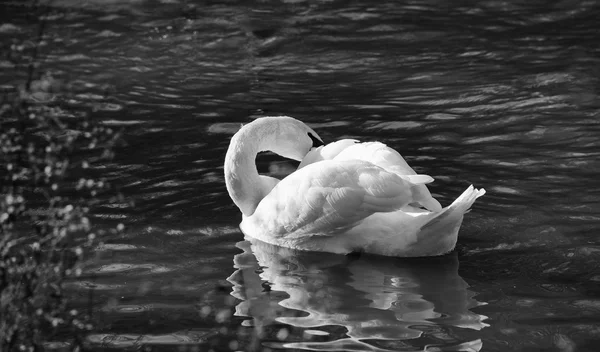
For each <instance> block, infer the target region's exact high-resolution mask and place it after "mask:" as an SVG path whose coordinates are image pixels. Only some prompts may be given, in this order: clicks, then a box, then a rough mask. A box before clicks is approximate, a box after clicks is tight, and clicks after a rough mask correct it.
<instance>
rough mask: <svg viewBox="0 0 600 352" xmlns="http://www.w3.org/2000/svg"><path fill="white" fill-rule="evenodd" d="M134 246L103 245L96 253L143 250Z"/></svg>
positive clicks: (123, 244) (121, 244)
mask: <svg viewBox="0 0 600 352" xmlns="http://www.w3.org/2000/svg"><path fill="white" fill-rule="evenodd" d="M143 248H144V247H138V246H135V245H132V244H125V243H102V244H100V245H98V246H97V247H96V251H132V250H135V249H143Z"/></svg>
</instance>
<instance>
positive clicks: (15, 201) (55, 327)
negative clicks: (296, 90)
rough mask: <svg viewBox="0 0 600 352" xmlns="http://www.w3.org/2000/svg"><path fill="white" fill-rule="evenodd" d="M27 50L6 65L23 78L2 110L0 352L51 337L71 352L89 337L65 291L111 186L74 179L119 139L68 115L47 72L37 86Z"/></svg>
mask: <svg viewBox="0 0 600 352" xmlns="http://www.w3.org/2000/svg"><path fill="white" fill-rule="evenodd" d="M38 10H39V8H38ZM37 18H42V16H41V15H40V14H39V11H38V16H37ZM39 28H40V32H39V40H38V43H39V41H40V40H41V39H42V36H43V28H44V27H43V23H42V24H40V25H39ZM32 43H33V41H31V40H28V41H27V42H26V43H25V44H24V43H19V42H16V40H15V41H14V42H13V43H11V46H10V48H9V54H8V55H7V57H8V58H9V60H10V61H12V62H13V63H14V64H15V66H14V67H15V72H17V71H19V70H21V71H23V70H24V71H25V75H24V76H25V77H27V78H26V80H25V81H23V82H20V83H18V84H16V85H15V88H14V90H12V91H9V92H6V93H5V95H4V96H3V97H2V100H1V101H0V351H40V350H44V343H45V342H47V341H48V340H49V339H51V338H52V337H53V336H55V335H59V336H63V337H64V336H70V337H73V341H72V342H73V343H72V344H71V346H72V349H77V348H78V347H77V346H79V345H80V342H81V341H80V337H81V336H82V334H83V332H85V331H87V330H89V329H91V328H92V325H91V324H90V317H89V316H88V315H86V314H85V313H82V312H78V311H76V310H70V309H69V308H68V302H67V300H66V299H65V295H64V292H63V282H64V281H65V279H67V278H69V277H72V276H76V275H78V274H79V273H80V271H81V269H79V268H78V262H79V261H80V258H81V257H82V255H83V253H84V249H85V247H86V246H89V245H90V244H91V242H92V241H93V239H94V237H95V235H94V233H92V232H91V227H90V221H89V219H88V213H89V211H90V208H91V207H93V206H94V205H95V204H96V203H97V202H99V196H100V195H101V193H102V192H103V191H104V190H106V189H107V188H108V186H109V185H108V183H107V182H106V181H105V180H103V179H101V178H89V177H88V178H75V177H74V176H75V175H86V174H89V173H90V171H92V169H93V166H94V165H95V164H96V163H98V162H99V161H101V160H103V159H105V158H110V157H111V156H112V152H111V149H112V146H113V145H114V143H115V141H116V140H117V139H118V136H119V134H118V133H116V132H115V131H113V130H112V129H110V128H108V127H106V126H102V125H99V124H97V123H94V122H93V121H92V120H91V114H90V112H89V111H86V110H85V109H81V108H74V107H71V106H69V104H68V101H69V92H68V89H67V87H68V85H67V84H65V83H63V82H61V81H59V80H57V79H55V78H54V77H53V76H52V75H51V74H50V73H49V72H46V73H44V74H42V75H41V76H40V77H39V78H38V79H34V77H35V75H36V74H39V69H36V67H37V64H38V62H39V58H38V53H37V47H38V45H36V44H32ZM16 76H18V75H16ZM78 340H79V341H78Z"/></svg>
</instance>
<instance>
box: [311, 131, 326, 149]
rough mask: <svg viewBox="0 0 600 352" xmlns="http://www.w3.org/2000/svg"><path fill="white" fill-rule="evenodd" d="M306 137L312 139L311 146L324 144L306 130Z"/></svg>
mask: <svg viewBox="0 0 600 352" xmlns="http://www.w3.org/2000/svg"><path fill="white" fill-rule="evenodd" d="M308 137H310V140H311V141H312V147H313V148H316V147H320V146H322V145H325V143H323V142H322V141H320V140H319V139H318V138H317V137H315V136H313V134H312V133H310V132H308Z"/></svg>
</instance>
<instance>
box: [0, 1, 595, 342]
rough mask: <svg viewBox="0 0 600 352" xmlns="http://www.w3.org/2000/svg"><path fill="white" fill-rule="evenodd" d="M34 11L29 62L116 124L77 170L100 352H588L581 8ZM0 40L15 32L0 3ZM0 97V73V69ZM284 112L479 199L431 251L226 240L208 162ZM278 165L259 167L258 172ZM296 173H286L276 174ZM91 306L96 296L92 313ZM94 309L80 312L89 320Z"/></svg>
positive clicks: (589, 65) (591, 39) (87, 287)
mask: <svg viewBox="0 0 600 352" xmlns="http://www.w3.org/2000/svg"><path fill="white" fill-rule="evenodd" d="M55 4H56V6H58V7H59V8H60V10H59V11H53V12H51V13H50V14H49V16H47V18H48V27H47V30H46V31H47V34H46V37H45V38H44V42H43V43H42V44H43V45H44V46H43V54H45V55H46V59H45V61H44V63H43V68H45V69H48V70H51V72H52V74H53V76H54V77H55V78H57V79H63V80H74V81H75V83H74V85H73V87H74V89H75V90H76V95H75V96H74V97H72V98H71V101H70V103H71V104H74V105H87V106H92V107H94V109H95V110H96V113H95V115H94V116H96V117H97V118H98V119H101V120H102V121H103V123H105V124H107V125H111V126H115V127H116V128H124V130H125V136H126V137H125V140H126V145H124V146H122V147H120V148H119V149H118V150H117V157H116V158H115V159H114V160H113V162H111V163H108V164H105V165H100V166H96V167H95V168H94V170H93V171H95V172H98V173H101V174H103V175H105V176H106V177H108V178H109V179H111V180H112V181H113V182H114V183H115V184H117V185H119V187H120V189H121V191H122V192H123V193H124V194H125V195H126V196H127V197H129V199H131V200H133V201H134V202H135V207H132V206H130V205H129V204H128V203H126V202H125V203H122V204H115V205H112V206H111V207H103V208H101V209H98V211H97V214H98V215H97V216H96V221H95V222H96V224H98V226H100V227H102V226H114V225H115V224H116V223H118V222H122V223H123V224H125V226H126V231H125V233H124V234H122V235H118V236H106V237H104V238H100V240H101V242H102V243H101V244H98V246H97V248H96V250H95V255H93V256H92V258H90V259H89V260H88V262H87V263H86V265H85V270H84V275H83V276H82V277H81V279H80V280H78V281H76V282H73V283H71V284H70V291H71V292H72V293H73V295H74V296H75V297H76V302H77V304H80V305H81V307H87V308H89V309H91V310H93V312H94V314H95V316H96V317H97V318H98V319H99V321H100V322H101V323H100V324H99V326H98V330H97V332H95V333H93V334H91V335H90V336H89V341H90V343H91V344H92V346H93V347H94V348H95V349H97V350H115V349H116V350H137V349H139V348H146V349H147V348H150V349H152V350H157V351H162V350H168V351H171V350H172V351H180V350H184V351H185V350H190V351H204V350H209V349H211V348H212V349H213V350H262V349H264V350H268V349H274V350H279V349H285V348H287V349H295V348H297V349H310V350H318V351H334V350H336V351H338V350H348V351H383V350H392V351H424V350H425V351H457V350H464V351H480V350H481V351H565V352H567V351H568V352H570V351H597V350H598V348H600V347H599V346H600V269H599V265H600V240H599V235H600V234H599V231H600V230H599V229H600V203H599V201H600V191H599V189H598V181H597V179H598V175H599V171H600V158H599V156H600V149H599V148H600V100H599V97H598V94H599V91H600V82H599V79H600V78H599V77H600V21H598V18H600V7H599V6H598V5H597V4H596V2H595V1H577V0H573V1H571V0H565V1H516V0H513V1H466V0H465V1H455V2H450V1H413V2H410V1H396V2H393V1H387V2H370V1H366V0H364V1H341V0H340V1H336V0H332V1H310V2H309V1H301V0H297V1H252V2H245V1H244V2H243V1H222V2H221V1H178V0H173V1H129V2H128V1H120V2H116V1H109V0H106V1H101V0H94V1H87V2H79V1H74V0H68V1H67V0H58V1H56V2H55ZM0 12H2V15H1V16H0V18H1V19H2V20H3V24H2V25H1V26H0V32H1V33H0V35H1V38H2V40H3V41H4V40H10V39H11V38H17V37H19V36H27V35H28V33H30V31H32V30H33V27H32V24H31V23H30V22H29V20H28V19H27V18H26V13H27V10H26V9H25V8H23V7H22V6H21V5H20V3H19V2H13V3H10V2H5V3H3V4H2V10H1V11H0ZM0 66H2V67H3V71H2V75H1V78H2V80H3V83H2V88H3V89H10V88H11V87H12V86H14V85H16V84H18V83H19V82H20V80H22V78H21V77H15V75H14V73H13V72H14V71H12V70H10V67H11V66H10V64H9V63H8V62H7V61H5V60H4V61H2V60H0ZM275 114H285V115H290V116H294V117H296V118H299V119H301V120H303V121H305V122H306V123H308V124H310V125H311V126H312V127H314V128H315V130H316V131H317V132H318V133H319V134H320V135H321V136H322V137H323V138H324V139H325V141H326V142H327V141H333V140H336V139H339V138H347V137H352V138H356V139H360V140H364V141H366V140H380V141H383V142H385V143H387V144H388V145H390V146H391V147H393V148H395V149H397V150H399V151H400V152H401V153H402V154H403V155H404V156H405V158H406V159H407V161H408V162H409V163H410V164H411V165H413V166H414V168H415V169H416V170H417V171H419V172H423V173H427V174H429V175H432V176H433V177H435V179H436V182H435V183H434V184H433V185H432V186H431V187H430V189H431V190H432V192H433V193H434V195H435V196H436V197H438V199H439V200H440V201H441V203H442V204H443V205H447V204H449V203H450V202H451V201H452V200H453V199H454V197H456V196H458V195H459V194H460V192H462V190H463V189H464V188H466V187H467V186H468V185H469V184H471V183H472V184H474V185H476V186H477V187H484V188H485V189H486V190H487V191H488V193H487V194H486V196H485V197H483V198H481V199H479V200H478V202H477V203H476V205H475V206H474V209H473V211H472V212H471V213H470V214H468V215H467V217H466V219H465V222H464V225H463V227H462V230H461V233H460V236H459V242H458V246H457V250H456V251H455V252H454V253H452V254H450V255H448V256H445V257H442V258H433V259H418V260H401V259H393V258H380V257H369V256H362V257H345V256H335V255H326V256H323V255H314V254H311V253H303V254H297V253H296V254H292V253H289V251H287V250H282V249H277V248H272V247H268V246H264V245H260V244H254V245H251V243H250V242H247V241H244V238H243V235H242V234H241V233H240V232H239V230H238V229H237V224H238V223H239V221H240V214H239V211H238V210H237V208H235V206H233V205H232V203H231V201H230V199H229V198H228V195H227V193H226V190H225V187H224V181H223V175H222V172H223V170H222V164H223V158H224V154H225V150H226V148H227V145H228V139H229V137H230V136H231V134H232V133H233V132H235V131H236V130H237V128H238V126H239V124H240V123H245V122H248V121H250V118H251V117H256V116H261V115H275ZM270 165H271V168H273V165H279V166H282V168H286V165H287V164H285V163H284V164H281V162H280V161H278V160H275V158H273V157H264V158H262V159H259V168H260V169H261V170H264V171H268V170H269V167H270ZM290 167H291V166H290ZM90 297H91V298H90ZM90 299H91V304H90Z"/></svg>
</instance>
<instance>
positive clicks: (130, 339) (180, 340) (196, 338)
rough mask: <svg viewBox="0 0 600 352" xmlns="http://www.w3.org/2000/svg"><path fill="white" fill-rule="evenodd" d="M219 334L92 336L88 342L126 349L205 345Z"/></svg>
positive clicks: (205, 332)
mask: <svg viewBox="0 0 600 352" xmlns="http://www.w3.org/2000/svg"><path fill="white" fill-rule="evenodd" d="M216 334H217V332H215V331H212V330H208V329H207V330H199V329H194V330H193V331H177V332H174V333H171V334H162V335H161V334H156V335H153V334H145V335H140V334H90V335H88V336H87V341H88V342H89V343H90V344H92V345H102V346H103V347H112V348H126V347H134V346H142V345H179V344H188V343H204V342H206V341H207V340H208V339H209V338H210V337H212V336H214V335H216Z"/></svg>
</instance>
